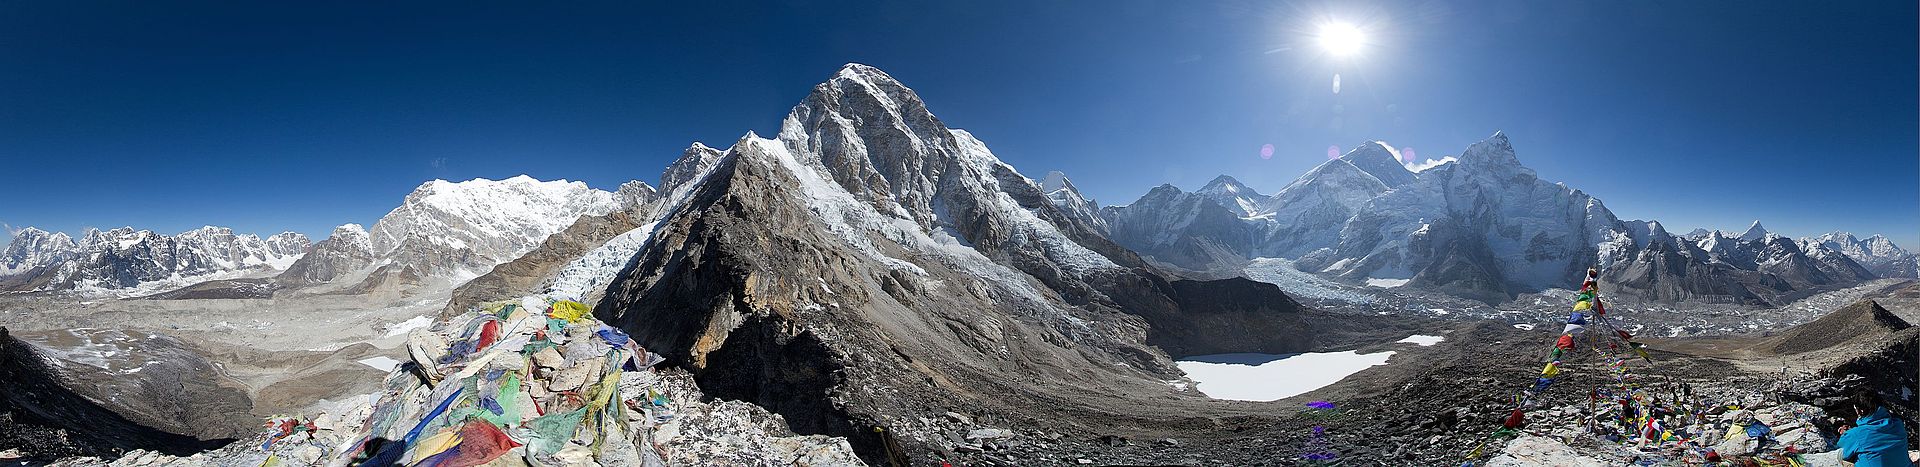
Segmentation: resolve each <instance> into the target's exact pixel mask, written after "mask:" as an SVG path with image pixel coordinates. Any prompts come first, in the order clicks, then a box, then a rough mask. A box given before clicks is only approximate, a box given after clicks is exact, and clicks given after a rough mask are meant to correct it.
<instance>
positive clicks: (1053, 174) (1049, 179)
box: [1040, 170, 1077, 193]
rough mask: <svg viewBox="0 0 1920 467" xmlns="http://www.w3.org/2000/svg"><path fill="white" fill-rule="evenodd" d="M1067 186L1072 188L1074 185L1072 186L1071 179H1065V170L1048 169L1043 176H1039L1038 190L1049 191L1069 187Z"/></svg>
mask: <svg viewBox="0 0 1920 467" xmlns="http://www.w3.org/2000/svg"><path fill="white" fill-rule="evenodd" d="M1069 188H1074V186H1073V181H1071V180H1067V174H1066V172H1061V171H1058V170H1050V171H1047V175H1046V176H1045V177H1041V178H1040V191H1045V192H1049V193H1051V192H1054V191H1059V190H1062V189H1069ZM1076 191H1077V189H1076Z"/></svg>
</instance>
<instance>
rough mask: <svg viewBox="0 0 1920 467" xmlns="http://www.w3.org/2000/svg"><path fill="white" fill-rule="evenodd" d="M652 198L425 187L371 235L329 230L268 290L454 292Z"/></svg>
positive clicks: (500, 185) (535, 188) (545, 189)
mask: <svg viewBox="0 0 1920 467" xmlns="http://www.w3.org/2000/svg"><path fill="white" fill-rule="evenodd" d="M660 197H661V195H660V193H659V192H657V191H655V190H654V189H653V187H651V186H648V185H647V184H645V183H641V182H628V183H626V184H623V185H621V186H620V189H619V191H618V192H615V193H609V192H606V191H600V190H595V189H592V188H589V187H587V185H586V184H585V183H581V182H569V181H566V180H556V181H550V182H549V181H540V180H535V179H533V178H532V177H528V176H526V175H521V176H517V177H512V178H508V179H505V180H488V179H473V180H468V181H465V182H457V183H456V182H447V181H444V180H433V181H429V182H427V183H424V184H421V185H420V187H419V188H416V189H414V191H413V192H412V193H410V194H408V195H407V197H406V199H405V201H403V202H402V203H401V205H400V206H399V207H396V208H394V209H393V210H392V211H389V212H388V213H387V214H386V215H385V216H383V217H381V218H380V221H379V222H376V223H374V225H373V228H372V229H370V230H368V229H363V228H361V227H360V226H359V225H358V224H346V225H342V226H340V227H338V228H335V229H334V231H333V235H332V236H330V237H329V238H327V239H326V240H323V241H321V242H320V243H318V244H315V245H314V247H313V252H312V253H310V254H308V255H307V256H306V257H304V258H302V259H301V261H298V262H295V263H294V264H293V265H291V266H290V267H288V269H287V271H286V272H284V273H282V274H281V275H279V276H277V277H276V282H278V284H279V285H282V286H287V287H291V288H293V289H296V290H298V289H301V288H304V287H309V286H316V285H320V284H333V285H335V286H337V287H334V288H332V289H327V290H320V292H321V293H336V294H337V293H350V294H361V293H374V292H382V293H400V294H405V293H407V292H408V291H409V290H413V289H414V288H415V287H417V286H420V285H423V284H428V283H449V282H450V283H452V284H455V285H457V284H459V283H463V282H465V281H467V280H468V279H472V278H474V277H478V276H481V275H483V274H486V273H487V272H489V271H491V270H492V269H493V268H494V266H496V265H499V264H501V263H505V262H508V261H511V260H513V259H516V258H519V257H521V256H523V255H525V254H527V253H528V252H530V251H533V250H534V249H535V248H537V247H539V246H540V245H541V244H542V243H543V242H545V241H546V239H547V237H548V236H551V235H553V234H555V233H559V232H561V231H562V230H565V229H566V228H567V227H568V226H572V225H574V223H575V221H576V220H578V219H579V218H581V217H582V216H604V215H607V214H609V213H612V212H614V211H625V212H627V213H628V214H629V215H636V214H638V213H640V212H643V211H650V210H652V209H654V206H655V205H657V204H658V203H659V200H660ZM342 281H349V282H342ZM336 282H338V283H336ZM297 293H309V292H307V291H300V292H297Z"/></svg>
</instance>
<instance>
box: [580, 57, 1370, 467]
mask: <svg viewBox="0 0 1920 467" xmlns="http://www.w3.org/2000/svg"><path fill="white" fill-rule="evenodd" d="M1222 212H1224V211H1222ZM1228 215H1231V214H1228ZM1088 224H1089V223H1087V222H1085V221H1084V220H1081V219H1075V218H1074V217H1073V216H1070V215H1068V214H1066V213H1063V212H1062V211H1061V209H1060V208H1059V207H1058V205H1056V204H1055V203H1054V202H1052V200H1051V198H1050V197H1048V196H1047V195H1046V193H1045V192H1043V191H1042V187H1041V186H1039V185H1036V184H1035V183H1033V181H1032V180H1030V179H1028V178H1026V177H1024V176H1021V175H1019V173H1018V172H1016V171H1014V170H1013V168H1012V167H1009V166H1007V165H1006V164H1003V163H1001V162H999V161H998V159H997V158H994V157H993V156H992V154H991V153H990V152H988V151H987V150H986V148H985V146H984V145H983V144H981V143H980V142H979V141H978V140H975V139H974V138H973V137H972V136H971V135H968V134H966V133H965V132H962V131H959V130H950V129H947V128H945V127H944V126H943V125H941V124H940V123H939V121H938V120H937V119H935V118H934V117H933V116H932V115H931V114H930V113H927V112H926V110H925V108H924V106H923V105H922V104H921V103H920V101H919V98H918V96H916V95H914V94H913V93H912V91H911V90H908V89H906V88H905V87H904V86H902V85H900V84H899V83H898V82H896V81H894V80H892V78H890V77H887V76H886V75H885V74H884V73H881V72H879V70H875V69H872V68H870V67H865V66H861V65H849V66H848V67H846V68H843V69H842V70H841V71H840V73H838V74H837V75H836V76H835V77H834V78H833V79H832V80H829V81H828V82H827V83H824V84H822V85H820V86H817V87H816V88H815V89H814V93H813V94H812V95H810V96H809V97H808V98H807V99H806V100H804V101H803V102H802V103H801V104H800V105H798V106H796V107H795V108H794V110H793V112H792V113H791V114H789V116H788V118H787V119H786V121H785V123H783V125H782V129H781V133H780V136H779V137H778V138H776V139H764V138H759V137H757V136H754V135H751V134H749V135H748V136H747V137H746V138H743V139H741V140H740V141H739V142H737V143H735V144H734V145H733V146H732V147H731V148H730V149H728V150H727V152H725V153H724V154H723V156H722V157H721V159H720V160H719V162H718V164H717V165H716V167H715V168H714V170H713V173H712V174H711V175H709V176H707V177H704V181H703V182H701V183H699V184H697V186H695V187H694V188H693V189H692V190H691V191H690V192H689V194H688V195H687V197H686V199H685V202H684V203H675V206H674V207H672V208H671V209H670V210H669V211H668V212H667V214H666V215H664V216H663V217H662V219H661V220H660V221H659V225H658V226H657V227H656V228H655V230H654V231H653V233H652V237H651V239H650V240H649V241H647V242H646V244H645V246H644V247H643V248H642V249H641V250H640V253H639V255H638V256H636V257H635V258H634V260H633V262H632V263H631V264H630V265H629V266H628V267H627V268H626V269H625V270H623V271H621V273H620V274H619V276H618V277H617V278H616V279H615V281H614V283H613V285H612V286H610V287H609V288H608V290H607V296H606V297H605V298H604V299H603V300H601V301H600V302H599V304H598V306H597V307H596V310H595V312H596V314H597V315H598V316H600V317H601V318H603V319H605V320H607V321H609V322H611V323H615V324H616V325H618V326H620V327H622V328H624V329H626V330H628V331H629V332H630V333H631V334H632V335H633V336H634V337H635V338H636V339H638V340H640V341H641V342H646V343H647V346H648V348H649V349H651V350H654V351H657V352H660V353H661V354H663V355H665V356H666V357H667V358H668V362H669V364H674V365H680V366H683V367H686V368H688V369H689V370H691V371H692V372H693V373H694V375H695V377H696V379H697V380H698V381H699V383H700V385H701V387H702V388H703V389H704V390H706V391H707V392H708V393H709V394H713V395H715V396H717V397H721V398H728V399H740V400H747V401H752V402H755V403H756V404H760V405H762V406H765V407H768V408H769V409H772V410H773V411H775V412H778V413H780V414H782V415H783V416H785V418H786V420H787V422H788V424H789V425H790V426H791V427H793V428H794V430H795V431H797V432H801V433H823V434H832V435H838V436H848V437H849V439H850V440H851V441H852V442H853V443H854V446H855V448H856V449H858V450H860V451H861V452H862V455H863V456H866V457H868V458H869V460H870V461H875V462H879V461H882V460H884V459H885V457H886V455H885V453H884V451H885V449H884V448H883V447H882V446H885V445H886V444H887V442H886V441H885V440H883V439H882V436H892V437H893V438H894V440H895V441H897V442H899V443H901V444H902V445H903V446H904V447H905V449H906V450H907V451H908V453H907V454H908V455H909V456H911V457H914V458H918V459H922V460H924V459H929V458H931V455H932V454H931V453H932V452H933V450H935V449H937V447H938V446H939V445H940V444H941V443H942V441H940V440H941V439H944V435H942V434H941V433H940V432H939V430H938V429H935V428H933V427H931V426H929V425H927V424H926V423H927V422H925V421H924V420H927V419H929V418H928V417H931V418H933V419H937V418H940V417H939V414H940V413H942V412H944V411H948V410H954V408H955V407H972V408H975V409H980V410H1009V411H1020V412H1025V411H1033V410H1048V411H1051V412H1053V413H1062V415H1061V417H1060V420H1061V423H1074V422H1073V420H1074V417H1075V415H1072V414H1074V413H1081V414H1085V413H1095V412H1105V411H1106V409H1095V408H1096V407H1112V406H1114V405H1106V404H1120V405H1132V404H1134V403H1136V402H1119V401H1120V400H1122V399H1126V398H1128V397H1130V396H1129V395H1130V394H1144V393H1153V392H1162V391H1166V390H1167V389H1166V388H1167V386H1166V384H1165V383H1164V382H1163V380H1165V379H1173V378H1177V377H1178V376H1177V375H1178V370H1176V369H1175V368H1174V367H1173V365H1172V362H1171V360H1170V359H1169V358H1168V357H1167V355H1166V354H1164V353H1162V352H1161V351H1159V350H1158V349H1156V348H1154V347H1153V346H1151V345H1150V344H1152V345H1159V346H1162V347H1167V348H1192V349H1201V348H1204V347H1205V345H1204V344H1202V343H1201V342H1200V341H1202V340H1204V339H1206V338H1208V336H1215V335H1223V334H1228V333H1231V332H1234V331H1232V330H1228V329H1224V328H1222V327H1223V326H1239V324H1235V323H1244V322H1246V321H1247V320H1246V319H1243V320H1233V319H1201V318H1200V317H1203V316H1208V315H1214V314H1240V315H1241V316H1249V315H1251V317H1250V318H1248V319H1251V320H1259V319H1260V318H1263V317H1267V316H1265V315H1276V316H1277V315H1283V314H1287V313H1302V314H1304V313H1309V312H1310V311H1307V310H1299V309H1297V308H1295V307H1290V306H1286V305H1288V304H1291V301H1290V300H1285V295H1284V294H1282V293H1281V292H1279V291H1278V290H1277V289H1274V288H1272V287H1271V286H1265V287H1264V288H1260V287H1261V286H1263V284H1251V283H1249V282H1247V281H1237V282H1224V283H1218V284H1208V286H1200V287H1199V288H1198V289H1197V290H1202V291H1204V292H1205V293H1209V294H1213V295H1234V296H1246V297H1255V298H1251V299H1249V300H1247V302H1249V303H1250V302H1254V301H1259V302H1262V303H1263V304H1262V305H1261V306H1260V307H1252V308H1249V307H1245V306H1236V305H1232V304H1224V305H1219V306H1218V307H1216V308H1212V309H1205V310H1186V309H1183V308H1181V305H1182V303H1187V302H1183V301H1182V295H1181V293H1182V290H1183V289H1182V288H1181V287H1180V286H1177V285H1176V284H1175V283H1169V282H1168V281H1166V280H1164V279H1162V278H1161V277H1160V276H1159V275H1158V274H1156V273H1154V272H1153V271H1152V269H1151V268H1150V267H1148V266H1146V265H1145V264H1144V263H1143V262H1142V261H1141V260H1140V259H1139V258H1138V257H1136V256H1134V255H1133V254H1131V253H1130V252H1128V251H1127V250H1125V249H1123V248H1120V247H1118V246H1117V245H1114V244H1113V243H1111V242H1109V241H1107V240H1106V239H1105V238H1104V237H1102V236H1100V235H1099V234H1098V232H1097V231H1096V230H1095V227H1094V226H1092V225H1088ZM1188 300H1189V301H1197V300H1199V299H1198V298H1189V299H1188ZM1245 304H1246V303H1242V305H1245ZM1303 321H1309V320H1303ZM1311 321H1317V320H1311ZM1362 321H1366V319H1364V318H1363V319H1362ZM1279 331H1284V332H1275V333H1271V334H1267V335H1260V336H1253V335H1247V336H1243V337H1244V339H1242V341H1243V342H1248V344H1245V345H1250V346H1251V345H1256V344H1258V345H1262V346H1264V347H1260V348H1262V349H1266V348H1271V349H1283V348H1297V347H1298V346H1301V345H1303V344H1301V343H1300V342H1303V341H1304V340H1302V339H1300V338H1299V336H1300V335H1302V334H1306V333H1312V332H1314V331H1315V329H1314V328H1312V327H1308V328H1304V329H1285V330H1279ZM1241 333H1242V334H1245V332H1244V331H1241ZM1237 350H1242V351H1244V350H1247V349H1237ZM1096 386H1097V387H1102V388H1107V390H1103V391H1102V393H1100V394H1088V393H1087V392H1086V391H1085V390H1084V388H1087V387H1096ZM1062 405H1067V406H1076V407H1083V408H1085V409H1086V410H1084V411H1082V410H1080V409H1069V410H1061V409H1060V408H1061V406H1062ZM875 426H881V427H885V428H886V429H887V431H886V432H885V433H888V435H880V434H876V432H875V431H873V430H871V429H870V428H871V427H875Z"/></svg>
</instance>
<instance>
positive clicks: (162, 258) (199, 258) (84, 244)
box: [0, 226, 308, 294]
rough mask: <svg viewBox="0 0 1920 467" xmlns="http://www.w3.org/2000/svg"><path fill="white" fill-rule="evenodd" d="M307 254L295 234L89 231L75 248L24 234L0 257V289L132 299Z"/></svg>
mask: <svg viewBox="0 0 1920 467" xmlns="http://www.w3.org/2000/svg"><path fill="white" fill-rule="evenodd" d="M307 247H308V241H307V238H306V236H304V235H301V234H298V233H294V232H284V233H280V234H277V235H274V236H271V237H268V238H267V239H266V240H262V239H261V238H260V237H258V236H255V235H252V234H235V233H233V229H229V228H225V227H214V226H207V227H201V228H198V229H194V230H189V231H186V232H182V233H180V234H179V235H174V236H167V235H161V234H158V233H155V232H153V231H151V230H134V229H133V228H131V227H122V228H117V229H113V230H104V231H103V230H98V229H89V230H88V231H87V233H86V235H85V236H83V237H82V238H81V240H80V241H79V242H77V243H76V242H73V241H72V240H71V239H70V238H68V237H67V236H66V235H65V234H48V233H46V232H44V231H41V230H39V229H24V230H22V231H20V232H19V233H17V234H16V236H15V238H14V240H13V242H12V243H10V244H9V245H8V247H7V249H6V250H5V251H4V252H0V286H4V287H5V288H6V289H8V290H34V291H79V292H82V293H90V294H93V293H98V294H119V293H138V291H142V290H146V289H152V288H158V287H166V286H169V285H171V286H180V285H188V284H192V283H196V282H201V281H205V280H212V279H221V278H231V277H239V276H242V275H247V274H251V273H255V272H260V271H274V270H279V269H284V268H286V267H287V266H288V265H289V264H291V263H293V262H294V261H295V260H297V259H298V258H300V256H301V254H302V253H303V252H304V250H305V249H306V248H307Z"/></svg>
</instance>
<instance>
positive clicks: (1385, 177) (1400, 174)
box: [1340, 141, 1511, 188]
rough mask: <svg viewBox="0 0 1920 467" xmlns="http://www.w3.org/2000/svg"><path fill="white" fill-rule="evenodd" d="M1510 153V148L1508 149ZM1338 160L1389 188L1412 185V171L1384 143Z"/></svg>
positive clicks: (1355, 150)
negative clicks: (1351, 165)
mask: <svg viewBox="0 0 1920 467" xmlns="http://www.w3.org/2000/svg"><path fill="white" fill-rule="evenodd" d="M1509 151H1511V148H1509ZM1340 160H1342V161H1345V162H1346V163H1348V164H1353V166H1354V167H1355V168H1358V169H1360V170H1361V171H1364V172H1366V173H1367V174H1368V175H1372V176H1373V178H1376V179H1379V180H1380V183H1382V184H1385V185H1387V187H1389V188H1398V187H1401V186H1405V185H1406V184H1408V183H1413V178H1414V175H1413V171H1411V170H1407V166H1406V165H1403V164H1401V163H1400V151H1398V150H1395V149H1393V147H1392V146H1389V145H1387V143H1386V142H1384V141H1368V142H1366V143H1365V144H1361V145H1360V146H1358V147H1355V148H1353V150H1351V151H1347V153H1346V154H1344V155H1341V156H1340Z"/></svg>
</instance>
